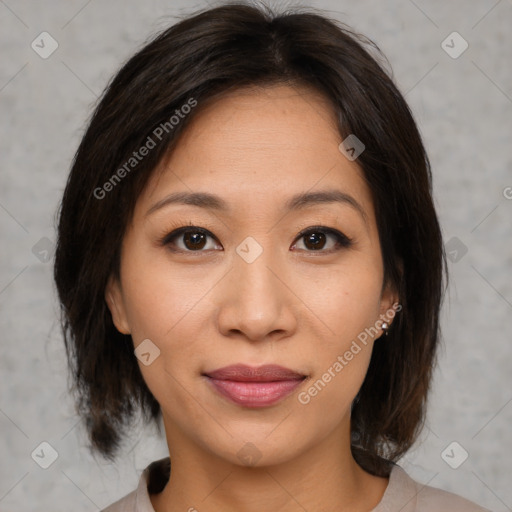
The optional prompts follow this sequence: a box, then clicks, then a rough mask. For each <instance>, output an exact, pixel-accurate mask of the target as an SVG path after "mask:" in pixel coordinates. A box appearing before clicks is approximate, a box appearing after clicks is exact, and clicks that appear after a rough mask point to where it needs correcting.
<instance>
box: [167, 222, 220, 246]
mask: <svg viewBox="0 0 512 512" xmlns="http://www.w3.org/2000/svg"><path fill="white" fill-rule="evenodd" d="M208 238H212V239H214V238H215V237H214V236H213V235H212V234H211V233H210V232H209V231H208V230H206V229H203V228H200V227H197V226H184V227H182V228H179V229H176V230H174V231H172V232H171V233H169V234H168V235H166V236H165V237H164V238H163V239H162V240H161V244H162V245H165V246H169V247H170V249H171V250H173V251H175V250H177V251H185V252H202V249H205V247H206V249H205V250H210V249H215V247H207V245H208V244H207V239H208ZM176 239H177V241H178V242H181V245H180V244H179V243H178V244H176V243H175V240H176ZM173 247H177V249H174V248H173Z"/></svg>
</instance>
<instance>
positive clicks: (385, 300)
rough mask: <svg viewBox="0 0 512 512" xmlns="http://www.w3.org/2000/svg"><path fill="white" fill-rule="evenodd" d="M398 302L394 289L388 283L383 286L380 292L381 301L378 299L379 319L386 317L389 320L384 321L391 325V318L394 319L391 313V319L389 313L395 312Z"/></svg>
mask: <svg viewBox="0 0 512 512" xmlns="http://www.w3.org/2000/svg"><path fill="white" fill-rule="evenodd" d="M399 302H400V300H399V297H398V293H397V291H396V290H395V287H394V286H393V285H392V284H391V283H388V284H386V285H385V286H384V289H383V290H382V294H381V299H380V317H381V318H383V316H386V317H387V318H388V319H389V320H385V321H386V322H388V324H390V325H391V322H392V320H391V318H393V317H394V314H393V313H392V314H391V315H392V316H391V318H390V314H389V311H390V310H395V311H396V308H397V306H398V304H399Z"/></svg>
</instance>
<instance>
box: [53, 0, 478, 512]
mask: <svg viewBox="0 0 512 512" xmlns="http://www.w3.org/2000/svg"><path fill="white" fill-rule="evenodd" d="M372 54H373V55H372ZM379 55H380V54H379V53H378V49H377V48H376V47H375V46H374V45H372V44H371V43H370V42H369V41H368V40H366V39H364V38H363V37H362V36H359V35H357V34H355V33H353V32H352V31H351V30H350V29H348V28H347V27H345V26H343V25H341V24H339V23H336V22H333V21H331V20H329V19H327V18H326V17H324V16H322V15H319V14H315V13H311V12H310V11H308V12H305V11H294V12H291V13H287V14H281V15H277V14H274V13H272V12H271V11H270V10H269V9H267V8H265V7H254V6H247V5H237V4H229V5H225V6H222V7H217V8H214V9H209V10H206V11H204V12H201V13H198V14H196V15H194V16H191V17H189V18H187V19H185V20H183V21H181V22H180V23H178V24H176V25H175V26H172V27H170V28H169V29H168V30H166V31H164V32H163V33H161V34H160V35H158V36H157V37H156V38H155V39H153V40H152V41H151V42H150V43H148V44H147V45H146V46H145V47H144V48H143V49H142V50H141V51H140V52H138V53H137V54H136V55H135V56H133V57H132V58H131V59H130V60H129V61H128V62H127V63H126V64H125V65H124V67H123V68H122V69H121V70H120V71H119V73H118V74H117V75H116V76H115V78H114V79H113V81H112V82H111V83H110V85H109V86H108V88H107V90H106V91H105V93H104V95H103V98H102V100H101V102H100V103H99V105H98V106H97V108H96V111H95V113H94V115H93V117H92V119H91V122H90V125H89V127H88V130H87V132H86V133H85V135H84V137H83V140H82V142H81V144H80V147H79V149H78V151H77V154H76V157H75V161H74V164H73V168H72V170H71V173H70V176H69V179H68V183H67V186H66V190H65V193H64V197H63V200H62V205H61V211H60V220H59V226H58V233H59V239H58V247H57V252H56V259H55V280H56V284H57V288H58V292H59V297H60V300H61V303H62V314H63V316H62V323H63V330H64V338H65V343H66V349H67V354H68V358H69V363H70V367H71V369H72V372H73V378H74V383H75V391H76V394H77V403H78V411H79V412H80V414H81V415H82V416H83V417H84V418H85V420H86V424H87V427H88V432H89V435H90V439H91V443H92V446H93V447H94V448H95V449H96V450H97V451H98V452H100V453H102V454H103V455H104V456H105V457H107V458H109V459H111V460H114V457H115V454H116V452H117V451H118V449H119V448H120V443H121V440H122V437H123V433H124V429H126V428H127V427H128V425H129V422H130V420H131V419H132V417H133V415H134V414H135V413H136V412H137V411H138V410H139V408H140V410H141V411H142V412H143V414H144V415H145V418H146V419H147V420H148V421H149V420H152V421H155V422H159V421H160V420H162V421H163V425H164V427H165V436H166V440H167V445H168V448H169V455H170V456H169V457H167V458H164V459H161V460H159V461H155V462H154V463H153V464H151V465H150V466H148V467H147V468H146V469H145V471H144V472H143V474H142V475H141V478H140V481H139V485H138V488H137V489H136V490H134V491H133V492H132V493H130V494H129V495H128V496H126V497H124V498H122V499H121V500H120V501H118V502H116V503H115V504H113V505H111V506H110V507H108V508H107V509H106V510H108V511H110V512H113V511H121V510H136V511H138V512H143V511H144V512H147V511H156V512H170V511H177V510H189V511H194V510H199V511H201V510H208V511H226V510H237V511H242V510H244V511H251V510H266V511H274V510H275V511H277V510H279V511H298V510H310V511H313V510H314V511H320V510H325V511H327V510H351V511H370V510H372V511H379V512H383V511H391V510H392V511H395V510H396V511H398V510H401V511H402V512H409V511H411V512H412V511H417V512H427V511H434V510H435V511H436V512H437V511H439V510H450V511H457V510H460V511H462V510H464V511H466V510H472V511H473V510H474V511H481V510H484V509H482V508H481V507H479V506H477V505H476V504H473V503H470V502H469V501H467V500H465V499H463V498H461V497H458V496H455V495H453V494H450V493H447V492H444V491H441V490H438V489H434V488H432V487H424V486H421V485H420V484H419V483H417V482H415V481H414V480H412V479H411V478H410V477H409V476H408V475H407V473H406V472H405V471H404V470H403V469H402V468H400V466H398V465H397V464H396V461H397V460H398V459H399V458H400V457H401V456H402V455H403V454H404V453H405V452H406V451H407V450H408V449H409V448H410V447H411V445H412V444H413V442H414V441H415V439H416V438H417V436H418V433H419V431H420V429H421V426H422V422H423V419H424V414H425V404H426V399H427V393H428V390H429V387H430V381H431V376H432V371H433V367H434V363H435V357H436V347H437V344H438V338H439V332H438V330H439V310H440V305H441V300H442V295H443V286H444V282H443V281H444V279H443V278H444V275H445V271H446V264H445V259H444V253H443V245H442V237H441V233H440V228H439V223H438V220H437V216H436V213H435V210H434V207H433V202H432V197H431V174H430V167H429V161H428V157H427V155H426V153H425V149H424V147H423V144H422V141H421V137H420V135H419V133H418V130H417V127H416V125H415V122H414V120H413V119H412V116H411V113H410V111H409V109H408V107H407V105H406V103H405V101H404V99H403V97H402V96H401V94H400V93H399V91H398V90H397V88H396V87H395V85H394V84H393V82H392V80H391V79H390V78H389V77H388V75H387V74H386V72H385V71H384V70H383V69H382V67H381V66H380V65H379V63H378V62H377V59H379ZM380 56H381V55H380ZM171 466H172V471H171Z"/></svg>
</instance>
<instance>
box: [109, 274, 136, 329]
mask: <svg viewBox="0 0 512 512" xmlns="http://www.w3.org/2000/svg"><path fill="white" fill-rule="evenodd" d="M105 301H106V303H107V306H108V309H109V310H110V314H111V315H112V321H113V322H114V325H115V326H116V329H117V330H118V331H119V332H120V333H122V334H130V326H129V325H128V320H127V316H126V311H125V307H124V301H123V293H122V291H121V284H120V283H119V281H118V280H117V279H115V278H114V277H112V276H110V277H109V279H108V283H107V286H106V287H105Z"/></svg>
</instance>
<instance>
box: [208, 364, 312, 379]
mask: <svg viewBox="0 0 512 512" xmlns="http://www.w3.org/2000/svg"><path fill="white" fill-rule="evenodd" d="M204 375H206V376H208V377H211V378H212V379H219V380H233V381H238V382H274V381H281V380H299V379H302V378H304V377H305V375H304V374H302V373H297V372H295V371H293V370H290V369H289V368H284V367H283V366H279V365H277V364H266V365H263V366H258V367H253V366H247V365H245V364H234V365H231V366H225V367H224V368H219V369H217V370H213V371H211V372H207V373H205V374H204Z"/></svg>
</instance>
